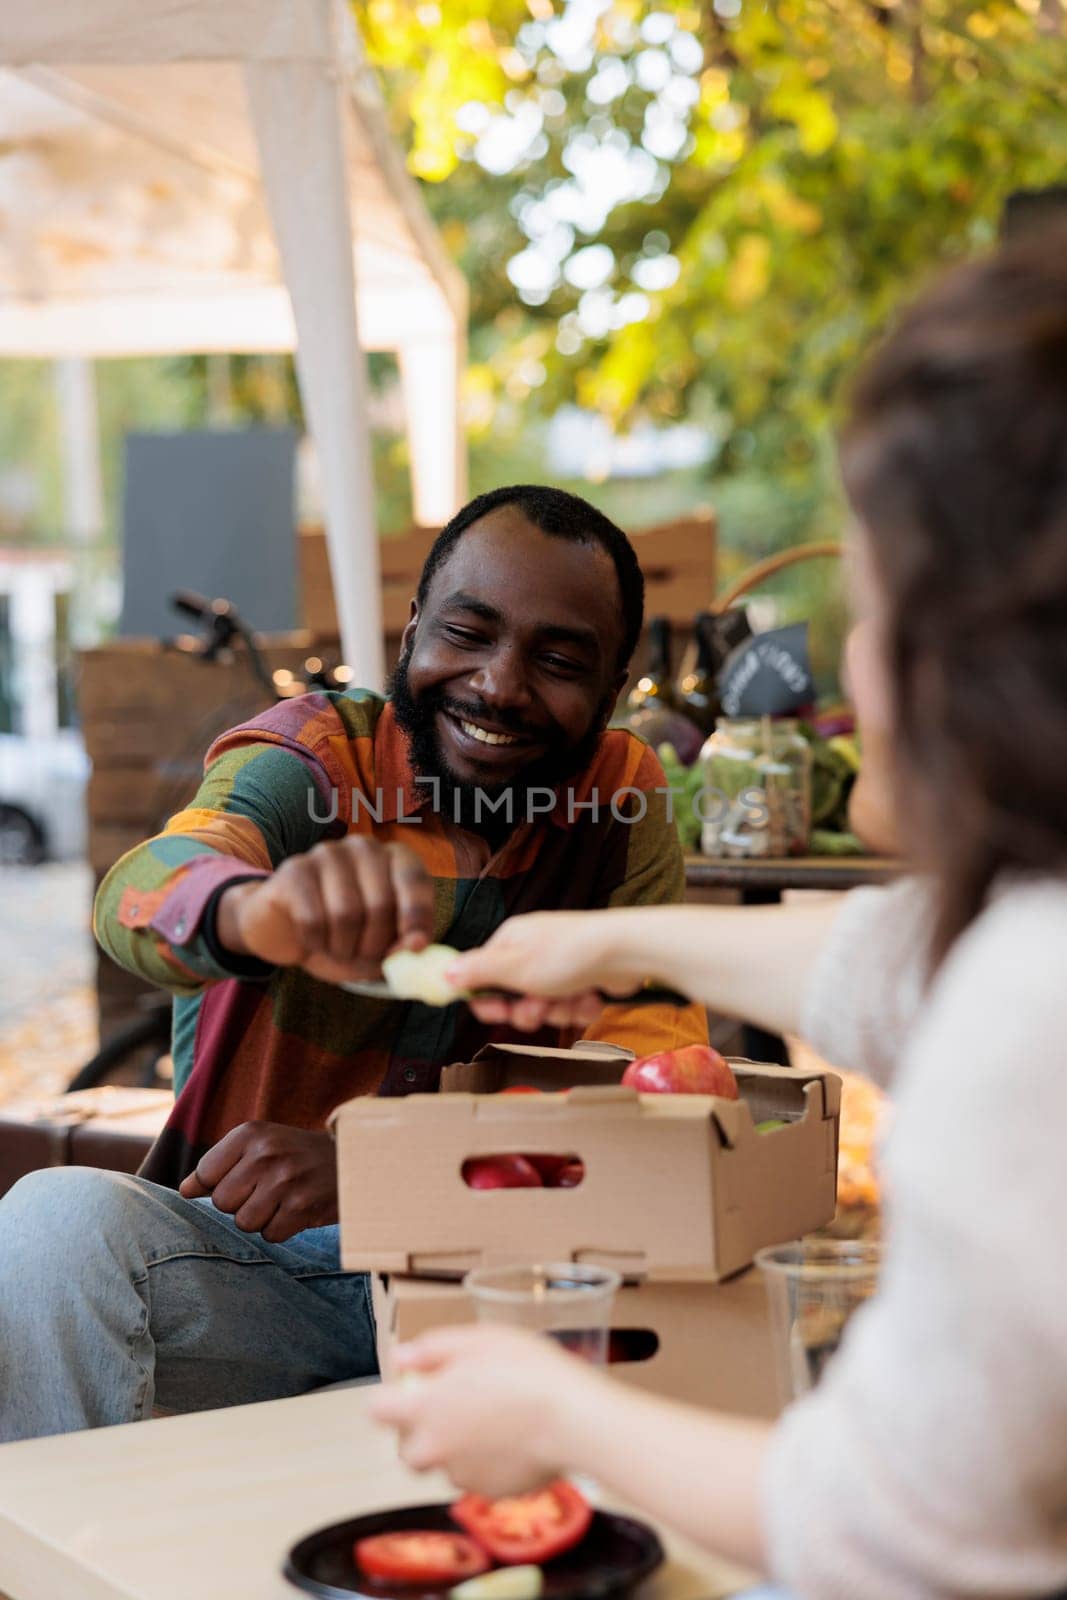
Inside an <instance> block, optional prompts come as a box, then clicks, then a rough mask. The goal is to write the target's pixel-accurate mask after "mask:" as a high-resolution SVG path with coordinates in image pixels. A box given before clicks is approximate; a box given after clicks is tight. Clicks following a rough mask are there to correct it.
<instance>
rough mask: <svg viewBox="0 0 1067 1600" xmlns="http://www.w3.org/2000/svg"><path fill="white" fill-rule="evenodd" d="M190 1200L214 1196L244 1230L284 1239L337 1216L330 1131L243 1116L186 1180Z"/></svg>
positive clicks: (274, 1241)
mask: <svg viewBox="0 0 1067 1600" xmlns="http://www.w3.org/2000/svg"><path fill="white" fill-rule="evenodd" d="M179 1193H180V1194H182V1195H184V1197H185V1199H186V1200H199V1199H201V1198H202V1197H205V1196H210V1198H211V1200H212V1202H213V1204H214V1205H216V1206H217V1207H218V1209H219V1210H220V1211H226V1212H228V1213H229V1215H230V1216H232V1217H233V1220H234V1221H235V1222H236V1224H237V1226H238V1227H239V1228H240V1229H241V1230H242V1231H243V1232H244V1233H260V1234H262V1235H263V1237H264V1239H266V1240H267V1241H268V1242H269V1243H270V1244H284V1243H285V1241H286V1239H291V1238H292V1237H293V1235H294V1234H296V1233H302V1232H303V1231H304V1229H305V1228H322V1227H325V1226H326V1225H327V1223H331V1222H336V1221H337V1162H336V1153H335V1150H334V1142H333V1139H332V1138H331V1137H330V1135H329V1134H328V1133H313V1132H310V1131H309V1130H308V1129H306V1128H287V1127H284V1126H282V1125H281V1124H280V1123H277V1122H242V1123H241V1125H240V1127H238V1128H232V1129H231V1130H230V1132H229V1133H228V1134H227V1135H226V1137H225V1138H224V1139H220V1140H219V1142H218V1144H216V1145H212V1147H211V1149H210V1150H209V1151H208V1152H207V1154H206V1155H204V1156H201V1158H200V1160H199V1161H198V1162H197V1164H196V1169H195V1171H193V1172H191V1173H190V1174H189V1176H188V1177H187V1178H185V1179H183V1180H182V1183H181V1186H180V1189H179Z"/></svg>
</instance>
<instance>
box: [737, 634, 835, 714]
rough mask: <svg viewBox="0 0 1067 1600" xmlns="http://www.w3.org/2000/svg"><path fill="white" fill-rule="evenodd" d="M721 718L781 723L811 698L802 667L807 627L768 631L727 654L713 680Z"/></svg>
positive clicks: (807, 675)
mask: <svg viewBox="0 0 1067 1600" xmlns="http://www.w3.org/2000/svg"><path fill="white" fill-rule="evenodd" d="M719 689H720V697H721V700H722V709H723V714H724V715H725V716H727V717H767V716H770V717H786V716H790V715H791V714H793V713H794V712H797V711H799V710H801V708H802V707H804V706H807V705H810V703H811V701H812V700H813V699H814V697H815V685H814V683H813V681H812V676H811V667H810V665H809V662H808V624H807V623H806V622H793V623H790V625H789V626H788V627H787V628H770V629H768V630H767V632H766V633H757V634H754V635H753V637H752V638H751V639H748V640H746V641H745V643H744V644H742V645H739V646H738V648H737V649H736V650H734V651H733V652H732V654H731V655H730V657H729V660H728V661H727V662H726V665H725V666H724V667H723V670H722V673H721V675H720V679H719Z"/></svg>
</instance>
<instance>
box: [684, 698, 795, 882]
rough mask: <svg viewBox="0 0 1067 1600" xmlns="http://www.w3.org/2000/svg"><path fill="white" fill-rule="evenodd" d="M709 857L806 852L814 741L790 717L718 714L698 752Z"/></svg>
mask: <svg viewBox="0 0 1067 1600" xmlns="http://www.w3.org/2000/svg"><path fill="white" fill-rule="evenodd" d="M700 766H701V792H700V795H699V797H698V800H699V805H700V812H701V820H702V828H701V838H700V847H701V849H702V851H703V852H704V854H705V855H709V856H731V857H738V858H744V857H756V856H768V857H778V856H795V855H804V854H805V853H806V852H807V850H808V846H809V842H810V838H811V766H812V761H811V746H810V745H809V744H808V741H807V740H806V739H805V738H804V736H803V734H802V733H801V732H800V727H799V724H798V722H797V721H796V719H795V718H793V717H736V718H735V717H720V718H719V719H718V721H717V722H716V724H715V732H714V733H713V734H712V735H711V737H710V738H709V739H708V740H707V742H706V743H705V745H704V748H703V749H702V750H701V752H700Z"/></svg>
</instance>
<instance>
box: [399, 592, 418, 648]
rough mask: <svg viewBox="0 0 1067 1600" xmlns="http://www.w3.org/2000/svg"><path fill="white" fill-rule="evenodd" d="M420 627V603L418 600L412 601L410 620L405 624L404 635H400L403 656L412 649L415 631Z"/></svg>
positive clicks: (409, 613)
mask: <svg viewBox="0 0 1067 1600" xmlns="http://www.w3.org/2000/svg"><path fill="white" fill-rule="evenodd" d="M418 625H419V602H418V601H417V600H412V602H411V610H410V611H409V612H408V620H407V622H406V623H405V624H404V631H403V633H402V634H401V635H400V654H401V655H402V656H403V655H406V654H407V652H408V651H409V649H410V648H411V644H412V641H413V640H414V638H415V629H416V628H417V627H418Z"/></svg>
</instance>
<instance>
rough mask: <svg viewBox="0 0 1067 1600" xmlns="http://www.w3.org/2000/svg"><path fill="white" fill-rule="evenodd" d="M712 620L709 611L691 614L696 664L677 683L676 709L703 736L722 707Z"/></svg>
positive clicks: (717, 655)
mask: <svg viewBox="0 0 1067 1600" xmlns="http://www.w3.org/2000/svg"><path fill="white" fill-rule="evenodd" d="M714 621H715V619H714V617H713V616H712V615H711V612H710V611H701V612H698V614H697V616H696V617H695V619H694V621H693V640H694V642H695V644H696V663H695V665H694V667H693V670H692V672H687V673H686V674H685V677H684V678H682V679H681V681H680V682H679V684H678V709H679V710H680V711H684V712H685V714H686V716H687V717H690V718H691V719H692V721H693V722H695V723H696V725H697V727H698V728H699V729H700V731H701V733H703V734H705V735H707V734H710V733H711V732H712V730H713V729H714V727H715V723H716V720H717V718H718V717H719V715H720V713H721V710H722V706H721V705H720V702H719V685H718V677H717V674H718V668H719V665H720V662H719V652H718V650H717V648H716V643H715V636H714V633H713V631H712V629H713V624H714Z"/></svg>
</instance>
